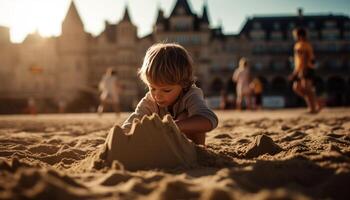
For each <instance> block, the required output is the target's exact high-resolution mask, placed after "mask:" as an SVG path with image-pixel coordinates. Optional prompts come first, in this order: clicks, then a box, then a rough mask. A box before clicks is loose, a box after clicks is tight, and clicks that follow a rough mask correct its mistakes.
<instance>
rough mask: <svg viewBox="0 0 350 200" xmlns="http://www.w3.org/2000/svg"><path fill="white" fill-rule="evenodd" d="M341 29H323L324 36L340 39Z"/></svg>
mask: <svg viewBox="0 0 350 200" xmlns="http://www.w3.org/2000/svg"><path fill="white" fill-rule="evenodd" d="M339 35H340V34H339V30H335V29H334V30H323V31H322V38H323V39H325V40H337V39H339Z"/></svg>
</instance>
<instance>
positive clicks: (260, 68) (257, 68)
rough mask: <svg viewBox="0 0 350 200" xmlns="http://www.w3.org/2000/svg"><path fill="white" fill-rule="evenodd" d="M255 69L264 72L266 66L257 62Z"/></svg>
mask: <svg viewBox="0 0 350 200" xmlns="http://www.w3.org/2000/svg"><path fill="white" fill-rule="evenodd" d="M253 67H254V69H256V70H257V71H261V70H263V67H264V65H263V64H262V63H261V62H255V63H254V65H253Z"/></svg>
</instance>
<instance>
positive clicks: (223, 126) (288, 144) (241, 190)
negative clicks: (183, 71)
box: [0, 109, 350, 199]
mask: <svg viewBox="0 0 350 200" xmlns="http://www.w3.org/2000/svg"><path fill="white" fill-rule="evenodd" d="M217 114H218V116H219V120H220V123H219V127H218V128H217V129H215V130H214V131H212V132H210V133H208V135H207V146H206V147H205V148H204V147H201V146H194V145H193V144H192V143H191V142H189V141H188V140H187V139H186V138H183V137H182V135H179V134H178V133H177V132H176V129H172V128H171V127H173V125H172V124H171V121H170V120H168V121H166V120H165V121H162V120H160V119H159V118H158V119H156V120H155V121H154V119H151V118H148V119H146V121H144V123H145V124H146V125H145V126H140V125H138V126H135V128H134V129H138V128H137V127H139V128H140V127H143V129H141V130H136V131H134V133H136V132H138V133H137V134H138V135H139V136H137V137H135V138H136V139H135V140H134V139H128V136H123V137H124V138H123V139H121V140H120V141H124V142H121V144H120V146H121V147H120V148H119V147H114V146H109V148H110V149H109V150H111V151H110V152H113V153H115V152H121V150H122V149H127V150H125V152H121V153H120V154H118V153H117V154H110V157H109V158H107V157H108V156H107V157H104V158H103V159H104V161H108V162H107V163H108V165H104V164H101V163H100V165H98V164H99V163H98V162H94V161H96V159H97V158H100V159H101V155H100V154H99V153H100V151H101V149H103V148H104V147H108V145H107V146H106V144H108V142H107V143H106V138H107V137H111V136H113V135H114V136H115V135H119V136H120V134H121V132H120V130H117V129H112V130H111V127H113V125H114V124H115V123H116V124H120V123H121V122H122V121H123V120H124V119H125V117H126V116H127V115H126V114H125V115H122V116H121V117H120V118H118V119H117V120H116V119H115V117H114V116H113V115H104V116H103V117H102V118H99V117H97V116H95V115H91V114H90V115H89V114H81V115H65V116H63V115H48V116H40V115H39V116H36V117H32V116H2V117H0V144H1V145H0V199H140V198H141V199H348V198H349V197H350V190H349V189H348V183H349V180H350V109H329V110H324V111H322V112H321V113H320V114H319V115H307V114H304V111H303V110H284V111H263V112H259V113H254V112H218V113H217ZM140 123H141V122H140ZM152 123H153V125H151V124H152ZM162 123H168V124H167V125H166V126H162ZM141 124H142V123H141ZM147 124H148V125H147ZM146 126H149V127H148V128H145V127H146ZM153 126H157V127H158V129H159V130H161V131H159V132H154V130H152V128H150V127H153ZM169 127H170V129H168V128H169ZM150 130H151V131H150ZM109 132H110V136H108V134H109ZM144 132H148V134H149V136H150V137H145V136H144V134H143V133H144ZM160 132H162V133H170V134H168V135H167V136H166V138H162V139H159V138H161V137H159V136H160V135H158V134H159V133H160ZM137 134H136V135H137ZM136 135H135V136H136ZM163 135H164V134H163ZM119 136H118V137H117V138H119ZM129 137H130V136H129ZM112 138H113V137H111V141H112V140H113V139H112ZM136 140H137V141H139V142H134V143H137V145H139V143H142V142H143V143H144V144H153V146H152V145H148V146H146V145H144V146H142V145H139V146H138V149H136V150H135V151H133V152H130V151H132V149H135V144H132V145H126V144H127V141H131V143H132V141H136ZM158 140H159V141H158ZM167 140H169V141H171V142H170V143H169V142H168V143H166V142H163V143H162V144H163V145H164V146H161V145H160V143H161V142H160V141H167ZM107 141H108V140H107ZM175 141H176V142H175ZM174 143H177V144H176V145H174ZM122 145H125V146H123V147H122ZM137 145H136V146H137ZM129 147H130V148H129ZM131 147H133V148H131ZM157 147H158V148H157ZM186 147H189V148H186ZM192 147H193V148H192ZM128 148H129V149H128ZM157 149H161V151H156V150H157ZM186 149H187V150H186ZM105 150H106V149H105ZM185 152H187V153H185ZM189 152H195V154H191V153H189ZM141 153H142V154H144V155H145V156H144V157H142V156H140V155H141ZM104 155H105V156H106V154H104ZM128 155H129V157H128ZM152 155H156V156H155V157H153V156H152ZM164 155H170V156H169V157H168V158H167V159H168V160H167V159H165V158H164ZM189 155H190V156H189ZM191 155H192V156H191ZM171 156H173V157H171ZM102 157H103V156H102ZM115 158H118V159H119V160H120V161H113V160H115ZM176 158H177V160H176ZM137 159H144V160H143V161H142V162H141V163H143V164H145V163H148V164H147V165H144V166H138V165H136V164H137V162H134V161H135V160H137ZM152 159H154V161H153V160H152ZM130 160H132V162H129V163H128V161H130ZM164 160H166V162H164V163H162V162H160V161H164ZM146 161H147V162H146ZM123 163H124V164H123ZM135 163H136V164H135ZM169 163H171V165H169V166H167V164H169ZM149 164H153V165H149ZM163 164H165V165H163ZM141 168H142V169H141Z"/></svg>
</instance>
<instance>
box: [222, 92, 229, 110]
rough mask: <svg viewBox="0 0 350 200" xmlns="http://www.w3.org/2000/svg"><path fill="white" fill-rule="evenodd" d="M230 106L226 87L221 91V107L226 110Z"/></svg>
mask: <svg viewBox="0 0 350 200" xmlns="http://www.w3.org/2000/svg"><path fill="white" fill-rule="evenodd" d="M227 108H228V97H227V92H226V90H225V89H222V90H221V92H220V109H221V110H226V109H227Z"/></svg>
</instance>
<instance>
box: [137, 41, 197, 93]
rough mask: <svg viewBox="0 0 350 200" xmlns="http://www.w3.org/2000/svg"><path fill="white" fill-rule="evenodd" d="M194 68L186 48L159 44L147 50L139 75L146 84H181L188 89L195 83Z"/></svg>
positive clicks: (172, 44)
mask: <svg viewBox="0 0 350 200" xmlns="http://www.w3.org/2000/svg"><path fill="white" fill-rule="evenodd" d="M192 68H193V64H192V59H191V57H190V55H189V53H188V52H187V50H186V49H185V48H184V47H182V46H181V45H179V44H175V43H158V44H154V45H152V46H151V47H150V48H149V49H148V50H147V52H146V55H145V58H144V60H143V64H142V67H141V69H140V70H139V72H138V73H139V76H140V78H141V80H142V81H143V82H144V83H146V84H149V83H153V84H158V85H163V84H171V85H173V84H179V85H181V86H182V87H183V88H187V87H189V86H191V85H192V84H193V83H194V78H193V75H192Z"/></svg>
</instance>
